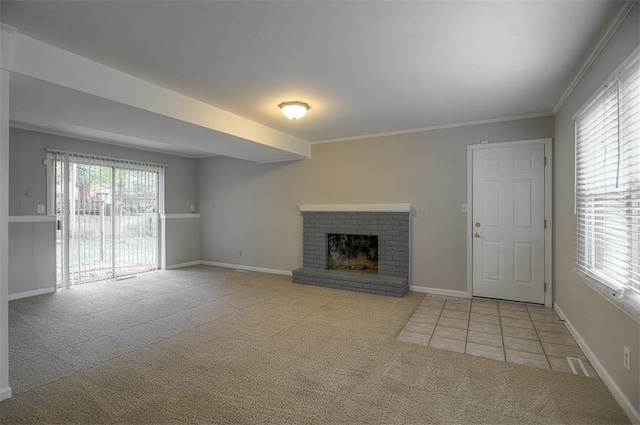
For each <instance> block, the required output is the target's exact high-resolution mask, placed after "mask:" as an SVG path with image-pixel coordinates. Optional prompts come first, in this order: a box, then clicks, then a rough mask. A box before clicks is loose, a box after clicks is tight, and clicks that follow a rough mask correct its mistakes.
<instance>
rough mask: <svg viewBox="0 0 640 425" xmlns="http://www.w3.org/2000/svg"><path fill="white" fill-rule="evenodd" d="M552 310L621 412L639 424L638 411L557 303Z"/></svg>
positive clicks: (639, 416) (639, 415)
mask: <svg viewBox="0 0 640 425" xmlns="http://www.w3.org/2000/svg"><path fill="white" fill-rule="evenodd" d="M553 309H554V310H555V311H556V313H558V316H560V318H561V319H562V320H564V324H565V325H566V327H567V329H568V330H569V332H570V333H571V335H572V336H573V338H574V339H575V340H576V342H577V343H578V345H579V346H580V349H582V352H583V353H584V355H585V356H587V359H588V360H589V362H590V363H591V366H593V368H594V369H595V370H596V372H597V373H598V375H599V376H600V378H602V382H604V384H605V385H606V386H607V388H609V391H611V394H613V397H614V398H615V399H616V401H617V402H618V404H619V405H620V407H622V410H624V413H625V414H626V415H627V417H628V418H629V420H631V422H632V423H634V424H640V414H638V411H637V410H636V409H635V407H633V403H631V402H630V401H629V399H628V398H627V396H625V395H624V393H623V392H622V390H621V389H620V387H618V384H616V382H615V381H614V380H613V378H612V377H611V375H609V373H608V372H607V371H606V369H605V368H604V366H602V363H600V360H598V358H597V357H596V355H595V354H594V353H593V351H591V349H590V348H589V346H588V345H587V343H586V342H585V340H584V339H583V338H582V336H581V335H580V334H579V333H578V331H577V330H576V328H575V327H573V325H572V324H571V322H570V321H569V319H568V318H567V316H566V315H565V314H564V312H563V311H562V309H560V307H559V306H558V304H557V303H555V304H554V305H553Z"/></svg>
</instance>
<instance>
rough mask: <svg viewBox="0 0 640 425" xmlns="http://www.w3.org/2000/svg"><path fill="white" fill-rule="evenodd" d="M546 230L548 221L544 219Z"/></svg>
mask: <svg viewBox="0 0 640 425" xmlns="http://www.w3.org/2000/svg"><path fill="white" fill-rule="evenodd" d="M544 228H545V229H546V228H547V219H546V218H545V219H544Z"/></svg>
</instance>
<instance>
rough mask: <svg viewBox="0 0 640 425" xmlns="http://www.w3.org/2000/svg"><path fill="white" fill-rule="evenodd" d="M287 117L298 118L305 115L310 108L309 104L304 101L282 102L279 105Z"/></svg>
mask: <svg viewBox="0 0 640 425" xmlns="http://www.w3.org/2000/svg"><path fill="white" fill-rule="evenodd" d="M278 106H279V107H280V109H281V110H282V113H283V114H284V116H285V117H287V118H289V119H290V120H298V119H300V118H302V117H304V116H305V115H306V114H307V111H308V110H309V108H310V107H309V105H308V104H307V103H304V102H298V101H296V102H282V103H281V104H279V105H278Z"/></svg>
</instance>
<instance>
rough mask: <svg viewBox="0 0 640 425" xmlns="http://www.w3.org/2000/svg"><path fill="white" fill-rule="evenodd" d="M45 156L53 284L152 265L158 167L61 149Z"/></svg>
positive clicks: (121, 274) (111, 275) (125, 273)
mask: <svg viewBox="0 0 640 425" xmlns="http://www.w3.org/2000/svg"><path fill="white" fill-rule="evenodd" d="M50 161H51V164H52V166H53V167H52V174H53V176H52V177H53V178H52V181H53V182H54V187H53V188H52V189H53V193H54V197H53V199H52V203H55V208H56V214H57V216H58V217H57V218H58V236H57V248H56V249H57V251H56V254H57V276H58V279H57V282H58V286H64V287H66V286H70V285H76V284H79V283H86V282H91V281H96V280H105V279H112V278H119V277H124V276H129V275H133V274H137V273H142V272H145V271H150V270H155V269H157V268H158V259H159V256H158V251H159V240H158V215H159V214H158V213H159V211H160V202H161V197H160V180H161V175H162V172H163V169H162V168H161V166H157V165H154V164H141V163H135V162H127V161H121V160H111V159H105V158H97V157H90V156H85V155H80V154H70V153H60V152H53V153H51V155H50Z"/></svg>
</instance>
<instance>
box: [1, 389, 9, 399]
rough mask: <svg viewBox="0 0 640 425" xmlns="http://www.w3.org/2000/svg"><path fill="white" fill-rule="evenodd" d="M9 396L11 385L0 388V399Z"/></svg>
mask: <svg viewBox="0 0 640 425" xmlns="http://www.w3.org/2000/svg"><path fill="white" fill-rule="evenodd" d="M9 398H11V387H6V388H0V401H2V400H7V399H9Z"/></svg>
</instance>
